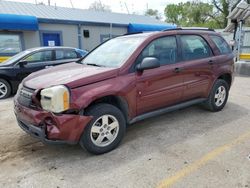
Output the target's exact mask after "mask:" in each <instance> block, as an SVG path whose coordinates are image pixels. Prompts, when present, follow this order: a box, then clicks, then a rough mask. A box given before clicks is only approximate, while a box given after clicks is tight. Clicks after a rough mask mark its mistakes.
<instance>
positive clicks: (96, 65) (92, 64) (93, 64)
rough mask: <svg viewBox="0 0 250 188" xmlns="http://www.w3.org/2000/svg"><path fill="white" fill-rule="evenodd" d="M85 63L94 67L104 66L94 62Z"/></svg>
mask: <svg viewBox="0 0 250 188" xmlns="http://www.w3.org/2000/svg"><path fill="white" fill-rule="evenodd" d="M85 65H91V66H95V67H104V66H103V65H98V64H95V63H85Z"/></svg>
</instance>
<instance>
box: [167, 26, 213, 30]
mask: <svg viewBox="0 0 250 188" xmlns="http://www.w3.org/2000/svg"><path fill="white" fill-rule="evenodd" d="M172 30H200V31H215V30H214V29H211V28H206V27H177V28H173V29H165V30H163V31H172Z"/></svg>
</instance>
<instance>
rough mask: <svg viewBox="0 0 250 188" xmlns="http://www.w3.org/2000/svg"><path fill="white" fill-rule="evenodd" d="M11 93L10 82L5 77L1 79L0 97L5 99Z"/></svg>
mask: <svg viewBox="0 0 250 188" xmlns="http://www.w3.org/2000/svg"><path fill="white" fill-rule="evenodd" d="M10 94H11V86H10V84H9V83H8V82H7V81H6V80H3V79H0V99H5V98H7V97H9V96H10Z"/></svg>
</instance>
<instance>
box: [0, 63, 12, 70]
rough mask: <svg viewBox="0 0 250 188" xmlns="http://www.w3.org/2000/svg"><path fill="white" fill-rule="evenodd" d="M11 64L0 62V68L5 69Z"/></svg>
mask: <svg viewBox="0 0 250 188" xmlns="http://www.w3.org/2000/svg"><path fill="white" fill-rule="evenodd" d="M10 66H11V65H8V64H5V63H0V69H5V68H8V67H10Z"/></svg>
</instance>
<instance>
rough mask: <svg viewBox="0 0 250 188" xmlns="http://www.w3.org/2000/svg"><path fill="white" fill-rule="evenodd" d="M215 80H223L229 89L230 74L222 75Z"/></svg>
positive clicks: (230, 82)
mask: <svg viewBox="0 0 250 188" xmlns="http://www.w3.org/2000/svg"><path fill="white" fill-rule="evenodd" d="M217 79H222V80H225V81H226V82H227V83H228V86H229V88H230V87H231V84H232V75H231V74H230V73H223V74H221V75H220V76H218V78H217Z"/></svg>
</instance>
